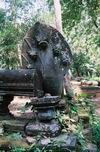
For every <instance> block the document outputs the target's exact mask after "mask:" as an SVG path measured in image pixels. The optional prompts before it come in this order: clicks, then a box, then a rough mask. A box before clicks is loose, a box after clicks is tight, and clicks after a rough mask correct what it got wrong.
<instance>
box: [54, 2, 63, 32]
mask: <svg viewBox="0 0 100 152" xmlns="http://www.w3.org/2000/svg"><path fill="white" fill-rule="evenodd" d="M54 7H55V21H56V29H57V30H58V31H59V32H61V33H62V17H61V4H60V0H54Z"/></svg>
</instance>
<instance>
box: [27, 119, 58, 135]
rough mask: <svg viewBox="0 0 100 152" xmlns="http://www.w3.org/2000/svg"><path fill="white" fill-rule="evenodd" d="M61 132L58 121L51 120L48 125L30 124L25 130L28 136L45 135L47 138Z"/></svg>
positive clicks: (40, 123) (41, 123)
mask: <svg viewBox="0 0 100 152" xmlns="http://www.w3.org/2000/svg"><path fill="white" fill-rule="evenodd" d="M60 132H61V125H60V124H59V122H58V121H56V120H52V121H51V122H49V123H43V122H33V123H32V122H31V123H28V124H27V126H26V128H25V133H26V134H27V135H28V136H35V135H38V134H39V135H41V134H42V135H47V136H52V137H54V136H57V135H59V133H60Z"/></svg>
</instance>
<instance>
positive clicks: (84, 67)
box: [72, 52, 95, 76]
mask: <svg viewBox="0 0 100 152" xmlns="http://www.w3.org/2000/svg"><path fill="white" fill-rule="evenodd" d="M94 70H95V69H94V66H93V63H92V61H91V59H90V56H89V55H88V54H87V53H86V52H80V53H74V54H73V65H72V72H73V74H74V76H89V75H92V73H93V72H94Z"/></svg>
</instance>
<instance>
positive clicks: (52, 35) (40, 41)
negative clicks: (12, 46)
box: [22, 22, 72, 94]
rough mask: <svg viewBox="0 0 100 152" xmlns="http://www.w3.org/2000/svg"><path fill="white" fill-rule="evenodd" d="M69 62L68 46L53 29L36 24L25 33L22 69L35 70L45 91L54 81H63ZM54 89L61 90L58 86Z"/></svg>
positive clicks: (70, 57)
mask: <svg viewBox="0 0 100 152" xmlns="http://www.w3.org/2000/svg"><path fill="white" fill-rule="evenodd" d="M71 60H72V54H71V50H70V48H69V45H68V44H67V42H66V40H65V39H64V37H63V36H62V34H61V33H60V32H58V31H57V30H56V29H55V28H53V27H51V26H48V25H45V24H42V23H40V22H37V23H35V25H34V26H33V27H31V28H30V29H29V31H28V32H27V33H26V36H25V37H24V39H23V43H22V67H23V68H31V69H32V68H35V69H36V70H37V72H38V73H39V75H41V78H42V79H43V86H45V87H44V88H45V89H47V88H48V87H46V86H48V85H49V89H50V85H51V83H53V84H54V82H55V80H56V82H61V80H63V75H64V71H66V70H68V69H69V66H70V64H71ZM65 69H66V70H65ZM51 79H52V81H51ZM48 80H50V81H48ZM44 82H45V83H44ZM48 83H49V84H48ZM57 84H58V83H57ZM56 87H59V88H61V87H60V84H59V85H58V86H56ZM53 88H54V87H53ZM53 88H52V87H51V89H53ZM47 91H48V89H47ZM54 91H55V92H56V90H54ZM58 92H59V91H58ZM49 93H51V91H49ZM55 94H56V93H55Z"/></svg>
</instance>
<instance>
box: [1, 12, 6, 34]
mask: <svg viewBox="0 0 100 152" xmlns="http://www.w3.org/2000/svg"><path fill="white" fill-rule="evenodd" d="M5 17H6V13H5V10H3V9H0V31H1V30H2V29H3V27H4V25H5Z"/></svg>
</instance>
